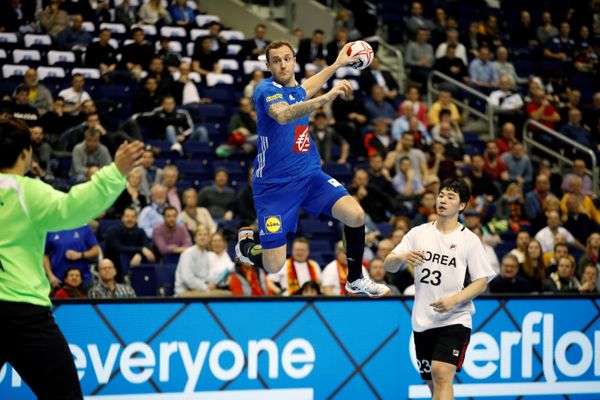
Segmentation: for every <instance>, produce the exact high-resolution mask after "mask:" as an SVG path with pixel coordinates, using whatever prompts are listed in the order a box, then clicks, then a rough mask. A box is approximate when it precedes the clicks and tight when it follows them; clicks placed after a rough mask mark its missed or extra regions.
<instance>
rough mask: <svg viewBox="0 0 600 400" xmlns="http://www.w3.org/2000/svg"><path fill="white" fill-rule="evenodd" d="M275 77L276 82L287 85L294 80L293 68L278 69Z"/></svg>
mask: <svg viewBox="0 0 600 400" xmlns="http://www.w3.org/2000/svg"><path fill="white" fill-rule="evenodd" d="M276 78H277V82H278V83H280V84H281V85H283V86H287V85H288V84H290V83H291V82H293V81H294V70H286V71H280V72H279V74H278V76H277V77H276Z"/></svg>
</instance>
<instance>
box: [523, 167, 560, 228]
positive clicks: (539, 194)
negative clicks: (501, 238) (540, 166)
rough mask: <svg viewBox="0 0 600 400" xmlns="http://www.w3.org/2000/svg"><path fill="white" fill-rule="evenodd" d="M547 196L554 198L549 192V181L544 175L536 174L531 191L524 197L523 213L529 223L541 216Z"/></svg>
mask: <svg viewBox="0 0 600 400" xmlns="http://www.w3.org/2000/svg"><path fill="white" fill-rule="evenodd" d="M548 196H552V197H555V196H554V194H553V193H552V192H551V191H550V179H549V177H548V176H547V175H545V174H538V175H537V176H536V178H535V186H534V188H533V190H531V191H530V192H528V193H527V194H526V195H525V211H526V213H527V217H528V218H529V220H530V221H534V220H536V219H538V218H539V217H540V216H541V215H543V213H544V208H545V202H546V199H547V198H548Z"/></svg>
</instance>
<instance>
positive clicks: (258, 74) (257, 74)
mask: <svg viewBox="0 0 600 400" xmlns="http://www.w3.org/2000/svg"><path fill="white" fill-rule="evenodd" d="M263 79H265V74H264V72H262V71H261V70H260V69H257V70H255V71H254V72H252V79H250V82H248V84H247V85H246V86H245V87H244V97H247V98H249V99H251V98H252V97H254V90H255V89H256V86H257V85H258V84H259V83H260V82H261V81H262V80H263Z"/></svg>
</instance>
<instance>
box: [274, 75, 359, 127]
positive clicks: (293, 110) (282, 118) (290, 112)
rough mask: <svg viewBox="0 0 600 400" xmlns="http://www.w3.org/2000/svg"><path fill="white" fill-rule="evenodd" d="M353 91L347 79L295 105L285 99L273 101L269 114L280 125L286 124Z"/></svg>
mask: <svg viewBox="0 0 600 400" xmlns="http://www.w3.org/2000/svg"><path fill="white" fill-rule="evenodd" d="M351 93H352V86H351V85H350V82H348V81H347V80H343V81H341V82H339V83H337V84H336V85H335V86H334V87H333V88H332V89H331V90H330V91H329V92H327V93H325V94H324V95H321V96H319V97H315V98H314V99H310V100H307V101H302V102H300V103H296V104H293V105H289V104H287V103H286V102H285V101H278V102H276V103H273V104H272V105H271V106H269V108H268V112H269V116H270V117H271V118H273V119H274V120H275V121H277V123H278V124H279V125H286V124H289V123H290V122H292V121H295V120H297V119H298V118H302V117H304V116H305V115H308V114H310V113H311V112H313V111H316V110H318V109H319V108H321V107H323V106H324V105H325V104H327V103H329V102H332V101H333V100H335V99H336V98H337V97H338V96H341V97H342V98H345V97H347V96H349V95H350V94H351Z"/></svg>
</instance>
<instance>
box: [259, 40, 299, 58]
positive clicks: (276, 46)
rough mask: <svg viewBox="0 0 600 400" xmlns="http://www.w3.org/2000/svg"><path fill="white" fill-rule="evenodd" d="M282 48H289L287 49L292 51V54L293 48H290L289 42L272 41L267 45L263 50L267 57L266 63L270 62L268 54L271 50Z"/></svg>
mask: <svg viewBox="0 0 600 400" xmlns="http://www.w3.org/2000/svg"><path fill="white" fill-rule="evenodd" d="M284 46H287V47H289V49H290V50H291V51H292V54H294V46H292V44H291V43H290V42H288V41H287V40H274V41H272V42H271V43H269V45H268V46H267V47H266V48H265V56H266V57H267V62H270V60H269V52H270V51H271V50H275V49H279V48H280V47H284ZM294 55H295V54H294Z"/></svg>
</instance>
